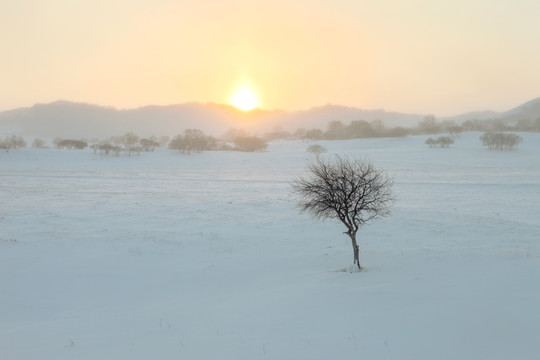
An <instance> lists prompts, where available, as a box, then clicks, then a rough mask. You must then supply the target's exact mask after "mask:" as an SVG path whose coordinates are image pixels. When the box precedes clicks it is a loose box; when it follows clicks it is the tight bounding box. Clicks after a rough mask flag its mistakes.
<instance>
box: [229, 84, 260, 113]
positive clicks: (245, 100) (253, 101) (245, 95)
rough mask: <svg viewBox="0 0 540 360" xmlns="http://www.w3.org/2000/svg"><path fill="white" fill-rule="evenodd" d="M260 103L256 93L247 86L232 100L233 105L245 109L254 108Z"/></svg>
mask: <svg viewBox="0 0 540 360" xmlns="http://www.w3.org/2000/svg"><path fill="white" fill-rule="evenodd" d="M258 104H259V102H258V101H257V97H256V96H255V94H253V92H252V91H251V90H250V89H247V88H243V89H240V90H238V91H237V92H236V93H235V94H234V95H233V97H232V100H231V105H232V106H234V107H236V108H238V109H240V110H243V111H249V110H253V109H254V108H256V107H257V105H258Z"/></svg>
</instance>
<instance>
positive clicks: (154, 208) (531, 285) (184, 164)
mask: <svg viewBox="0 0 540 360" xmlns="http://www.w3.org/2000/svg"><path fill="white" fill-rule="evenodd" d="M518 135H519V136H520V137H521V138H522V142H521V143H520V144H519V146H518V147H517V149H515V150H511V151H499V150H490V149H488V148H487V147H485V146H482V142H481V141H480V139H479V138H480V137H481V136H482V132H464V133H462V134H461V136H458V137H456V138H455V140H454V143H453V144H452V145H451V146H449V147H448V148H440V147H434V148H431V147H429V146H428V145H426V141H427V140H428V138H429V137H430V136H433V135H414V136H406V137H397V138H370V139H352V140H334V141H328V140H320V141H317V142H313V141H302V140H294V141H271V142H269V144H268V147H267V148H266V150H265V151H260V152H242V151H203V152H200V153H197V152H191V153H190V154H187V153H184V154H182V152H180V151H177V150H172V149H167V148H166V147H158V148H156V149H155V150H154V151H150V152H140V153H139V154H138V155H135V156H127V155H126V154H122V155H120V156H112V155H109V156H104V155H102V154H100V153H99V152H97V153H94V152H93V151H92V150H91V149H89V148H85V149H84V150H67V149H56V148H47V149H45V148H43V149H42V148H28V147H27V148H21V149H14V150H10V151H9V152H6V151H0V204H1V207H0V284H2V286H0V334H1V335H0V355H1V356H0V357H2V358H5V359H73V358H77V359H96V358H102V359H121V358H130V359H148V358H150V357H152V358H163V359H178V358H186V359H208V358H216V357H217V358H234V359H266V358H270V359H330V358H339V359H358V358H366V359H381V358H384V359H404V358H405V359H456V358H458V359H482V358H483V359H487V358H489V359H501V360H502V359H509V358H516V359H532V358H535V356H537V354H538V353H539V352H540V342H538V339H539V338H540V313H539V312H538V310H537V304H538V303H540V288H539V287H538V284H539V283H540V270H539V269H540V266H539V265H540V249H539V247H538V233H539V232H540V220H539V217H538V204H539V203H540V162H538V154H539V152H540V135H539V134H538V133H524V132H521V133H518ZM314 144H317V145H320V146H321V147H322V148H324V150H326V152H321V153H320V155H319V156H321V157H322V158H324V159H332V158H333V156H334V155H335V154H339V155H341V156H348V157H351V158H359V159H365V160H369V161H371V162H372V163H373V164H374V165H375V166H376V167H377V168H378V169H381V170H382V171H385V172H386V173H388V174H389V175H391V176H392V177H393V179H394V187H393V190H394V194H395V197H396V202H395V205H394V206H393V208H392V209H391V210H392V213H391V215H390V216H389V217H386V218H384V219H381V220H378V221H376V222H373V223H371V224H369V225H366V226H365V227H363V228H361V229H360V231H359V233H358V241H359V246H360V261H361V263H362V264H363V266H364V267H365V269H366V271H362V272H356V271H354V267H352V260H353V258H352V250H351V244H350V240H349V239H348V237H347V236H345V235H344V234H343V231H344V230H345V229H344V228H343V226H342V225H341V224H340V223H339V222H338V221H336V220H328V221H324V222H316V221H313V220H312V219H311V218H310V217H309V216H307V215H305V214H304V215H303V214H299V212H298V208H297V207H296V202H295V199H294V197H293V196H292V195H291V188H290V184H291V181H292V180H293V179H295V178H296V177H298V176H301V175H303V174H305V171H306V166H307V165H308V164H309V163H312V162H313V161H314V160H315V157H316V155H315V154H314V153H310V152H308V151H307V149H308V148H309V147H310V146H311V145H314Z"/></svg>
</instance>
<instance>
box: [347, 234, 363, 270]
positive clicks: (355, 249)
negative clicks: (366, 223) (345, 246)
mask: <svg viewBox="0 0 540 360" xmlns="http://www.w3.org/2000/svg"><path fill="white" fill-rule="evenodd" d="M346 234H347V235H349V237H350V238H351V242H352V248H353V252H354V264H356V265H358V268H359V269H362V267H361V266H360V260H359V251H358V244H357V243H356V232H347V233H346Z"/></svg>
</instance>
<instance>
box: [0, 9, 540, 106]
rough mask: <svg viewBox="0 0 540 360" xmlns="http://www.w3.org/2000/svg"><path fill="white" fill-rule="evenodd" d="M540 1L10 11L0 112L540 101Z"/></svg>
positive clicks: (4, 26) (0, 21)
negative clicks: (248, 97)
mask: <svg viewBox="0 0 540 360" xmlns="http://www.w3.org/2000/svg"><path fill="white" fill-rule="evenodd" d="M539 19H540V2H539V1H538V0H513V1H510V0H508V1H506V0H454V1H436V0H403V1H401V0H393V1H392V0H388V1H384V0H381V1H374V0H369V1H368V0H366V1H364V0H296V1H295V0H272V1H267V0H262V1H257V0H221V1H206V0H88V1H87V0H1V1H0V48H1V52H0V110H6V109H10V108H15V107H20V106H30V105H32V104H34V103H36V102H50V101H54V100H58V99H64V100H72V101H78V102H89V103H94V104H100V105H108V106H114V107H118V108H132V107H138V106H142V105H148V104H160V105H162V104H176V103H183V102H191V101H200V102H218V103H228V102H229V100H230V98H231V96H232V94H233V93H234V91H235V89H236V88H238V87H239V86H241V85H242V84H244V85H246V84H247V85H248V86H251V88H252V89H253V90H254V91H255V92H256V94H257V97H258V98H259V102H260V106H261V107H263V108H267V109H274V108H279V109H286V110H296V109H305V108H310V107H312V106H319V105H324V104H327V103H333V104H341V105H349V106H355V107H360V108H364V109H375V108H384V109H386V110H393V111H402V112H413V113H420V114H427V113H434V114H436V115H451V114H457V113H461V112H465V111H471V110H484V109H493V110H507V109H509V108H510V107H513V106H517V105H519V104H520V103H522V102H525V101H527V100H530V99H532V98H535V97H538V96H540V45H539V44H540V21H539Z"/></svg>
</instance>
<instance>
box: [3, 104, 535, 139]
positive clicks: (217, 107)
mask: <svg viewBox="0 0 540 360" xmlns="http://www.w3.org/2000/svg"><path fill="white" fill-rule="evenodd" d="M524 117H528V118H531V119H536V118H538V117H540V98H538V99H534V100H531V101H529V102H527V103H525V104H523V105H521V106H518V107H516V108H514V109H511V110H509V111H507V112H503V113H496V112H492V111H485V112H476V113H467V114H462V115H457V116H453V117H446V118H441V120H454V121H456V122H457V123H462V122H463V121H466V120H469V119H487V118H500V119H502V120H504V121H516V120H519V119H521V118H524ZM422 118H423V115H419V114H404V113H398V112H388V111H385V110H364V109H358V108H353V107H346V106H339V105H325V106H319V107H314V108H311V109H308V110H302V111H281V110H274V111H267V110H261V109H256V110H253V111H249V112H243V111H240V110H238V109H236V108H234V107H232V106H229V105H223V104H213V103H209V104H201V103H185V104H178V105H168V106H145V107H140V108H136V109H127V110H119V109H115V108H112V107H104V106H98V105H92V104H84V103H74V102H69V101H55V102H52V103H49V104H36V105H34V106H32V107H28V108H19V109H14V110H8V111H3V112H0V136H5V135H11V134H17V135H19V134H21V135H23V136H33V137H42V138H50V139H52V138H55V137H62V138H106V137H109V136H115V135H123V134H125V133H127V132H134V133H136V134H137V135H139V136H150V135H156V136H162V135H168V136H171V137H172V136H175V135H177V134H180V133H182V132H183V131H184V130H185V129H190V128H196V129H201V130H202V131H204V132H205V133H207V134H211V135H214V136H221V135H223V134H224V133H225V132H226V131H227V130H228V129H230V128H243V129H245V130H247V131H248V132H251V133H255V134H261V133H265V132H269V131H274V130H278V129H279V130H286V131H294V130H296V129H298V128H305V129H311V128H319V129H326V127H327V125H328V123H329V122H331V121H334V120H338V121H342V122H344V123H348V122H350V121H353V120H365V121H373V120H382V121H383V122H384V124H385V125H386V126H388V127H396V126H402V127H414V126H416V124H417V123H418V122H419V121H421V120H422Z"/></svg>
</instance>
